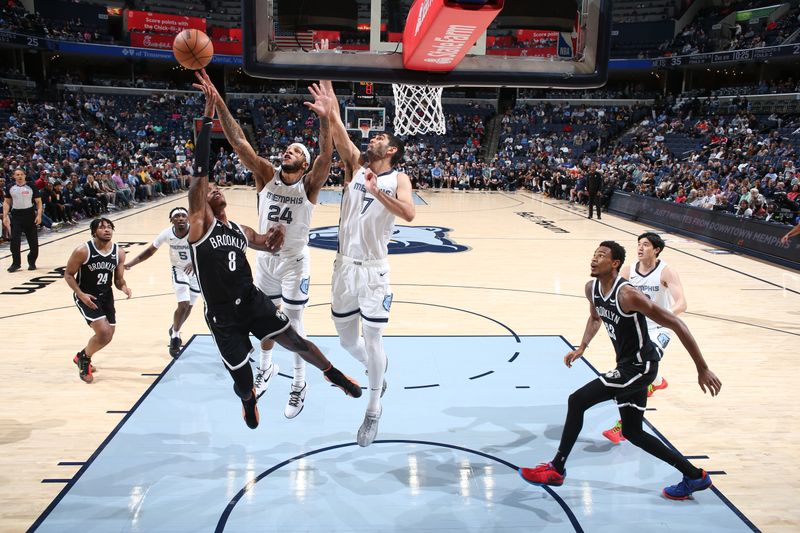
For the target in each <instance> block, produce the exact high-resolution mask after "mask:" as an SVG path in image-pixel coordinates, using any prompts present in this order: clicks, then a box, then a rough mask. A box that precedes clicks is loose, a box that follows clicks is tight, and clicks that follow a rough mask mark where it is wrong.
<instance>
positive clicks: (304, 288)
mask: <svg viewBox="0 0 800 533" xmlns="http://www.w3.org/2000/svg"><path fill="white" fill-rule="evenodd" d="M308 282H309V278H303V279H302V280H301V281H300V292H302V293H303V294H308Z"/></svg>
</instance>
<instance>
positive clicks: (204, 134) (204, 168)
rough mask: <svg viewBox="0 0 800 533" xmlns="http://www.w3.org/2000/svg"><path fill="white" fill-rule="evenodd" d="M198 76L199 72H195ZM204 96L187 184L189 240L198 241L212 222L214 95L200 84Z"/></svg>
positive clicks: (208, 88) (209, 89)
mask: <svg viewBox="0 0 800 533" xmlns="http://www.w3.org/2000/svg"><path fill="white" fill-rule="evenodd" d="M196 75H197V77H198V78H200V75H199V74H196ZM200 89H201V90H202V91H203V94H205V96H206V107H205V110H204V111H203V127H202V128H200V134H199V135H198V136H197V142H196V143H195V147H194V176H193V177H192V183H191V185H189V242H197V241H199V240H200V239H201V238H202V237H203V235H205V234H206V232H207V231H208V228H210V227H211V224H213V223H214V214H213V213H212V212H211V208H210V207H209V206H208V177H209V170H210V169H209V168H208V167H209V160H210V153H209V152H210V151H211V124H212V121H213V117H214V103H215V101H216V95H215V93H214V91H213V90H212V89H211V88H210V87H208V86H206V85H200Z"/></svg>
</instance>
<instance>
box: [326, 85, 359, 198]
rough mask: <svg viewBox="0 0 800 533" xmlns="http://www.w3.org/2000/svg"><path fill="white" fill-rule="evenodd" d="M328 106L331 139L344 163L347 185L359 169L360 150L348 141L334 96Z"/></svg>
mask: <svg viewBox="0 0 800 533" xmlns="http://www.w3.org/2000/svg"><path fill="white" fill-rule="evenodd" d="M331 93H333V88H331ZM329 105H330V114H329V121H330V128H331V137H333V144H334V145H335V146H336V151H337V152H339V157H340V158H342V161H344V164H345V169H344V170H345V179H344V183H345V185H347V183H349V181H350V180H351V179H353V173H354V172H355V171H356V169H357V168H358V167H359V164H358V160H359V159H361V150H359V149H358V147H357V146H356V145H355V144H353V141H352V140H350V135H349V134H348V133H347V128H345V127H344V122H342V114H341V112H340V110H339V99H338V98H336V95H335V94H334V95H333V99H332V101H329Z"/></svg>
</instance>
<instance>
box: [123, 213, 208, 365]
mask: <svg viewBox="0 0 800 533" xmlns="http://www.w3.org/2000/svg"><path fill="white" fill-rule="evenodd" d="M169 220H170V222H172V226H170V227H168V228H165V229H164V231H162V232H161V233H159V234H158V236H157V237H156V238H155V240H154V241H153V242H152V244H150V246H148V247H147V248H146V249H145V250H144V251H143V252H142V253H140V254H139V255H137V256H136V257H134V258H133V259H131V260H130V261H128V262H127V263H125V269H126V270H130V269H131V268H133V267H134V266H136V265H138V264H139V263H141V262H142V261H146V260H147V259H150V258H151V257H152V256H153V254H155V253H156V252H157V251H158V249H159V248H161V247H162V246H163V245H165V244H167V243H169V260H170V263H172V269H171V278H172V289H173V290H174V291H175V297H176V298H177V299H178V307H177V308H176V309H175V312H174V313H173V314H172V325H171V326H170V327H169V354H170V355H171V356H172V357H176V356H177V355H178V354H179V353H180V351H181V345H182V342H181V326H183V324H184V322H186V319H187V318H189V315H190V314H191V312H192V306H193V305H194V302H195V301H196V300H197V297H198V296H200V286H199V285H198V284H197V276H195V275H194V268H193V267H192V258H191V256H190V255H189V241H188V240H187V239H188V237H189V212H188V211H187V210H186V208H184V207H176V208H174V209H172V211H170V212H169Z"/></svg>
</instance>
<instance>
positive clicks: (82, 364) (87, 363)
mask: <svg viewBox="0 0 800 533" xmlns="http://www.w3.org/2000/svg"><path fill="white" fill-rule="evenodd" d="M72 361H73V362H74V363H75V364H76V365H78V377H79V378H81V380H83V382H84V383H91V382H92V381H93V380H94V376H93V375H92V370H94V368H93V367H92V358H91V357H89V356H88V355H86V354H85V353H83V352H78V354H77V355H75V357H74V358H73V359H72Z"/></svg>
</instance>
